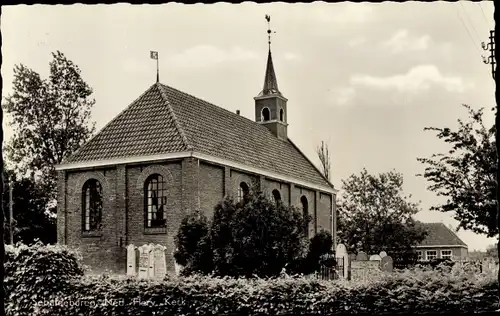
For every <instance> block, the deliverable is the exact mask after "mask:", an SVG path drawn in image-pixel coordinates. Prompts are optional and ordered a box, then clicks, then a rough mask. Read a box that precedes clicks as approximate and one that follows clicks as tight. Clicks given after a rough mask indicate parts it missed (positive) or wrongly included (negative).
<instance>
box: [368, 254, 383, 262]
mask: <svg viewBox="0 0 500 316" xmlns="http://www.w3.org/2000/svg"><path fill="white" fill-rule="evenodd" d="M380 260H381V258H380V256H379V255H371V256H370V261H380Z"/></svg>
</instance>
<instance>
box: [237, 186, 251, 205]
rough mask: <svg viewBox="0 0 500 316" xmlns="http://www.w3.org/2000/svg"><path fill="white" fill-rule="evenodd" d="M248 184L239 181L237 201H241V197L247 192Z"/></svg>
mask: <svg viewBox="0 0 500 316" xmlns="http://www.w3.org/2000/svg"><path fill="white" fill-rule="evenodd" d="M249 191H250V190H249V188H248V185H247V184H246V183H245V182H241V183H240V186H239V187H238V202H241V201H243V198H244V197H245V196H246V195H247V194H248V192H249Z"/></svg>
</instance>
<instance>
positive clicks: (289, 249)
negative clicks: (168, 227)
mask: <svg viewBox="0 0 500 316" xmlns="http://www.w3.org/2000/svg"><path fill="white" fill-rule="evenodd" d="M208 239H210V245H211V246H210V247H209V246H208ZM176 244H177V247H178V251H177V253H176V254H175V257H176V260H177V262H178V263H179V264H181V265H182V264H187V265H191V266H190V271H189V272H188V273H191V272H200V273H209V272H210V271H208V270H209V269H208V267H212V264H213V270H212V272H213V273H214V274H216V275H219V276H225V275H228V276H233V277H237V276H246V277H252V276H255V275H257V276H260V277H269V276H277V275H279V273H280V272H281V271H282V269H283V268H284V267H285V265H286V264H287V263H290V262H292V261H294V260H296V259H297V258H300V257H303V256H304V255H305V252H306V249H307V238H306V235H305V230H304V218H303V214H302V213H301V212H300V211H299V210H297V209H296V208H295V207H287V206H285V205H283V204H282V203H279V202H278V203H274V202H271V201H270V200H269V199H268V198H267V197H266V196H265V195H263V194H262V193H250V194H249V195H247V197H246V198H245V200H244V203H241V202H240V203H235V201H234V200H232V199H231V198H226V199H224V200H223V201H221V202H220V203H218V204H217V206H216V207H215V209H214V213H213V217H212V220H211V226H210V232H209V234H208V236H207V222H206V220H204V219H203V217H202V216H200V215H189V216H188V217H186V218H185V219H184V221H183V225H181V229H180V230H179V233H178V235H177V238H176ZM209 253H210V254H211V259H212V260H210V258H209V257H210V256H209V255H208V254H209ZM201 257H203V258H204V259H203V260H198V261H197V262H199V263H200V264H193V263H194V262H196V259H194V258H201ZM201 263H203V264H204V265H205V266H204V267H201V265H202V264H201Z"/></svg>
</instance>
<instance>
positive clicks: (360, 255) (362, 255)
mask: <svg viewBox="0 0 500 316" xmlns="http://www.w3.org/2000/svg"><path fill="white" fill-rule="evenodd" d="M366 260H368V255H367V254H366V252H364V251H360V252H358V255H357V256H356V261H366Z"/></svg>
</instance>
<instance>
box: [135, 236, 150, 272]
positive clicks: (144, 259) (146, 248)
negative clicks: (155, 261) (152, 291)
mask: <svg viewBox="0 0 500 316" xmlns="http://www.w3.org/2000/svg"><path fill="white" fill-rule="evenodd" d="M150 255H151V245H147V244H146V245H142V246H140V247H139V273H138V276H139V278H140V279H147V278H148V277H149V270H150V261H151V260H150V258H151V256H150Z"/></svg>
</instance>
